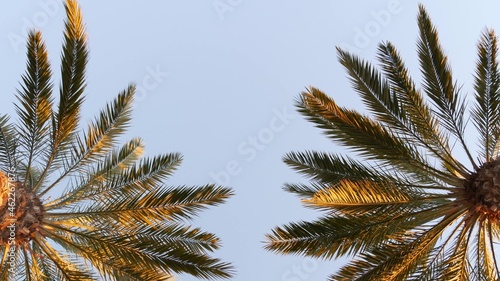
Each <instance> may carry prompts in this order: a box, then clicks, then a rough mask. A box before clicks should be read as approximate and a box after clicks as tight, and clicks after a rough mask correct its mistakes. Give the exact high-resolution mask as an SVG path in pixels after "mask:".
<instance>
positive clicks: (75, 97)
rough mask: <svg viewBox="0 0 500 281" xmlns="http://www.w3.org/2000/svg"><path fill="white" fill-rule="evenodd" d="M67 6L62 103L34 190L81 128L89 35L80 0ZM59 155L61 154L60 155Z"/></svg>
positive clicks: (62, 60) (60, 158)
mask: <svg viewBox="0 0 500 281" xmlns="http://www.w3.org/2000/svg"><path fill="white" fill-rule="evenodd" d="M64 7H65V10H66V16H67V20H66V23H65V30H64V43H63V50H62V55H61V85H60V91H59V104H58V108H57V110H55V112H54V114H53V116H52V118H51V121H52V122H51V123H52V124H51V126H52V132H51V142H50V152H49V153H47V157H46V158H47V159H46V160H45V163H44V166H45V167H44V168H43V171H42V173H41V178H40V179H39V180H38V182H36V183H35V184H34V186H33V190H35V191H36V190H38V188H39V187H40V185H41V184H42V180H43V179H44V178H45V175H47V174H48V173H49V170H50V169H51V168H52V169H53V168H54V167H57V164H60V163H58V162H59V161H61V160H63V159H64V158H65V156H66V154H67V150H68V149H69V147H70V146H69V145H70V143H71V142H72V140H73V139H74V136H75V134H76V130H77V128H78V122H79V120H80V108H81V106H82V104H83V100H84V89H85V83H86V82H85V67H86V65H87V61H88V47H87V35H86V33H85V26H84V23H83V17H82V12H81V10H80V7H79V6H78V3H77V1H76V0H66V2H65V5H64ZM59 155H61V156H62V157H57V156H59ZM54 161H55V163H54Z"/></svg>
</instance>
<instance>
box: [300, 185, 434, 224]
mask: <svg viewBox="0 0 500 281" xmlns="http://www.w3.org/2000/svg"><path fill="white" fill-rule="evenodd" d="M417 194H418V192H417V191H416V190H406V191H405V190H404V187H398V186H396V185H394V184H393V183H391V182H384V181H381V182H375V181H371V180H359V181H355V180H349V179H344V180H341V181H339V182H338V183H337V184H335V185H333V186H331V187H328V188H325V189H323V190H320V191H318V192H316V193H315V194H314V196H313V197H312V198H311V199H308V200H307V199H306V200H303V202H304V203H305V204H307V205H308V206H311V207H318V208H323V209H327V210H338V211H340V212H341V213H348V214H351V215H356V214H358V215H363V214H365V213H371V212H374V211H375V210H379V211H380V209H388V210H390V207H391V206H397V205H407V206H408V207H410V206H411V205H413V204H424V202H427V203H428V204H431V203H433V202H432V201H433V198H431V197H428V198H425V197H424V198H423V197H420V196H418V195H417ZM434 200H436V201H438V198H434Z"/></svg>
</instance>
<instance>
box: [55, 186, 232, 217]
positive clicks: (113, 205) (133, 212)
mask: <svg viewBox="0 0 500 281" xmlns="http://www.w3.org/2000/svg"><path fill="white" fill-rule="evenodd" d="M231 195H232V191H231V190H230V189H228V188H224V187H219V186H215V185H205V186H201V187H179V188H172V187H171V188H168V187H163V186H158V187H157V188H154V189H151V190H147V191H144V192H142V193H135V194H134V193H132V194H128V196H119V197H118V196H115V197H108V198H106V199H104V198H101V200H99V201H93V202H91V203H89V204H80V205H76V206H75V207H74V208H73V209H72V210H71V211H69V212H47V214H46V217H48V218H51V217H58V219H59V220H60V219H64V218H66V219H71V218H74V217H87V218H88V219H91V220H97V221H100V220H115V221H118V222H123V223H142V224H149V225H153V224H155V223H157V222H159V221H163V220H180V219H185V218H190V217H192V216H194V215H196V214H197V213H198V212H199V211H201V210H203V209H205V208H207V207H208V206H215V205H218V204H221V203H223V202H224V201H225V200H226V199H227V198H228V197H230V196H231Z"/></svg>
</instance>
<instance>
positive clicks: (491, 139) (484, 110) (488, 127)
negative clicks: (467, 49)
mask: <svg viewBox="0 0 500 281" xmlns="http://www.w3.org/2000/svg"><path fill="white" fill-rule="evenodd" d="M497 53H498V47H497V37H496V35H495V33H494V32H493V31H492V30H489V31H486V32H484V33H483V35H482V37H481V40H480V42H479V44H478V55H479V59H478V61H477V63H476V73H475V75H474V89H475V92H476V93H475V98H476V100H475V101H476V104H475V107H474V108H473V109H472V120H473V121H474V124H475V126H476V128H477V129H478V132H479V136H480V145H481V150H480V153H481V156H482V157H484V159H485V161H490V160H492V159H491V158H492V157H494V155H493V151H494V149H495V144H496V141H497V139H498V138H499V137H500V132H499V130H500V73H499V70H498V62H497V55H498V54H497Z"/></svg>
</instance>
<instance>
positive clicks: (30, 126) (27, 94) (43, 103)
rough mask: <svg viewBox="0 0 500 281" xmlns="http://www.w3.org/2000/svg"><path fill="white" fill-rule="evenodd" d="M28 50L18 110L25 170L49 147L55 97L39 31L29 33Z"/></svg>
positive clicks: (44, 47)
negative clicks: (25, 164)
mask: <svg viewBox="0 0 500 281" xmlns="http://www.w3.org/2000/svg"><path fill="white" fill-rule="evenodd" d="M27 50H28V51H27V58H28V63H27V70H26V73H25V74H24V75H23V76H22V80H23V83H22V84H21V90H18V91H17V100H18V104H16V112H17V114H18V116H19V126H18V127H17V134H18V136H19V138H18V140H19V145H20V146H22V147H23V151H24V152H25V155H23V158H24V159H26V163H27V167H26V170H27V171H30V170H31V165H33V164H36V162H37V158H39V157H40V156H41V155H44V154H46V151H48V150H49V145H48V144H49V137H50V118H51V117H52V103H53V97H52V83H51V81H50V79H51V76H52V73H51V70H50V63H49V61H48V54H47V48H46V46H45V44H44V42H43V40H42V35H41V33H40V32H30V33H29V35H28V44H27ZM27 178H29V174H28V175H26V179H27Z"/></svg>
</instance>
